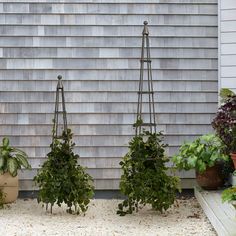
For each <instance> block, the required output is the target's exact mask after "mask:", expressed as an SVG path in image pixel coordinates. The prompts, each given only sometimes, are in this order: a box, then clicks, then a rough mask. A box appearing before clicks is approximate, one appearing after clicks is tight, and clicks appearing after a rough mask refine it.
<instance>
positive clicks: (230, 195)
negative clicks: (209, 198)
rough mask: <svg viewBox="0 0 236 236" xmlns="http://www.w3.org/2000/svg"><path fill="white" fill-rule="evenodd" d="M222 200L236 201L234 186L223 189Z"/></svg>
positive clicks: (235, 187) (235, 188)
mask: <svg viewBox="0 0 236 236" xmlns="http://www.w3.org/2000/svg"><path fill="white" fill-rule="evenodd" d="M221 199H222V202H232V201H236V186H233V187H231V188H228V189H225V190H224V191H223V192H222V194H221Z"/></svg>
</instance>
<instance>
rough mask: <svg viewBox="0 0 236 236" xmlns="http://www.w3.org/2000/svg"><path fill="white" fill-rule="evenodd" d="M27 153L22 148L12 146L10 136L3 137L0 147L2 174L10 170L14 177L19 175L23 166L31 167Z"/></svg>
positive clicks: (0, 171)
mask: <svg viewBox="0 0 236 236" xmlns="http://www.w3.org/2000/svg"><path fill="white" fill-rule="evenodd" d="M27 158H28V156H27V154H26V153H25V152H23V151H22V150H20V149H17V148H13V147H11V146H10V142H9V139H8V138H3V140H2V146H1V147H0V174H4V173H6V172H9V173H10V174H11V175H12V176H13V177H15V176H16V175H17V171H18V169H21V168H22V167H24V168H26V169H30V168H31V166H30V164H29V163H28V161H27Z"/></svg>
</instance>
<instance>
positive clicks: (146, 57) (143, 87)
mask: <svg viewBox="0 0 236 236" xmlns="http://www.w3.org/2000/svg"><path fill="white" fill-rule="evenodd" d="M147 25H148V22H147V21H144V29H143V36H142V51H141V59H140V78H139V91H138V108H137V121H138V120H142V121H143V123H142V124H140V125H137V126H136V130H135V133H136V135H138V134H140V133H141V131H142V127H145V126H146V127H149V129H150V132H151V133H153V132H155V133H156V118H155V104H154V91H153V81H152V66H151V62H152V61H151V57H150V43H149V31H148V27H147ZM145 65H146V68H145ZM145 74H146V76H145ZM145 78H146V79H145ZM144 96H147V97H148V98H146V99H147V100H148V116H149V117H148V121H147V122H145V121H144V117H143V113H144V111H143V105H144V104H145V102H146V100H145V99H144Z"/></svg>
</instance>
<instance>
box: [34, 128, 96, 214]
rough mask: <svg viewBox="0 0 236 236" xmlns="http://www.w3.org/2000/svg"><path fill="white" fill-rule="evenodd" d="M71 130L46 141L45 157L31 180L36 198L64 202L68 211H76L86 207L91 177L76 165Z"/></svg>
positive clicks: (51, 203) (76, 158) (79, 211)
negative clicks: (47, 147) (60, 136)
mask: <svg viewBox="0 0 236 236" xmlns="http://www.w3.org/2000/svg"><path fill="white" fill-rule="evenodd" d="M74 146H75V144H74V143H73V142H72V133H71V130H70V129H68V130H67V132H63V134H62V139H61V140H59V139H54V141H53V142H52V144H51V145H50V147H51V151H50V152H49V153H48V154H47V157H48V159H47V160H46V161H45V162H44V164H43V165H42V168H41V169H40V170H39V171H38V175H37V176H35V178H34V181H35V182H36V184H37V185H38V186H39V195H38V202H43V203H46V206H47V205H48V204H50V205H51V211H52V206H53V205H54V204H57V205H58V206H61V204H62V203H63V202H64V203H65V204H66V205H67V207H68V209H67V212H68V213H73V210H72V207H73V206H74V211H75V212H76V213H77V214H79V213H81V212H85V211H86V210H87V209H88V204H89V202H90V198H91V197H92V196H93V192H94V188H93V186H92V177H91V176H90V175H89V174H87V173H85V170H84V168H83V167H82V166H80V165H78V163H77V162H78V158H79V155H75V154H74V152H73V147H74Z"/></svg>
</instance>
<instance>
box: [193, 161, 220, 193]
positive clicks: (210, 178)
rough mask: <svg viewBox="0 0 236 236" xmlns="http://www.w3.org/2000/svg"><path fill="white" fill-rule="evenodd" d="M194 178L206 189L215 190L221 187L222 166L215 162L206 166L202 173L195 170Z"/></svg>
mask: <svg viewBox="0 0 236 236" xmlns="http://www.w3.org/2000/svg"><path fill="white" fill-rule="evenodd" d="M196 180H197V183H198V185H199V186H200V187H202V188H203V189H206V190H217V189H218V188H221V187H223V185H224V177H223V175H222V166H221V165H220V164H216V165H215V166H212V167H208V168H207V169H206V171H205V172H203V173H198V172H196Z"/></svg>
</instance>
